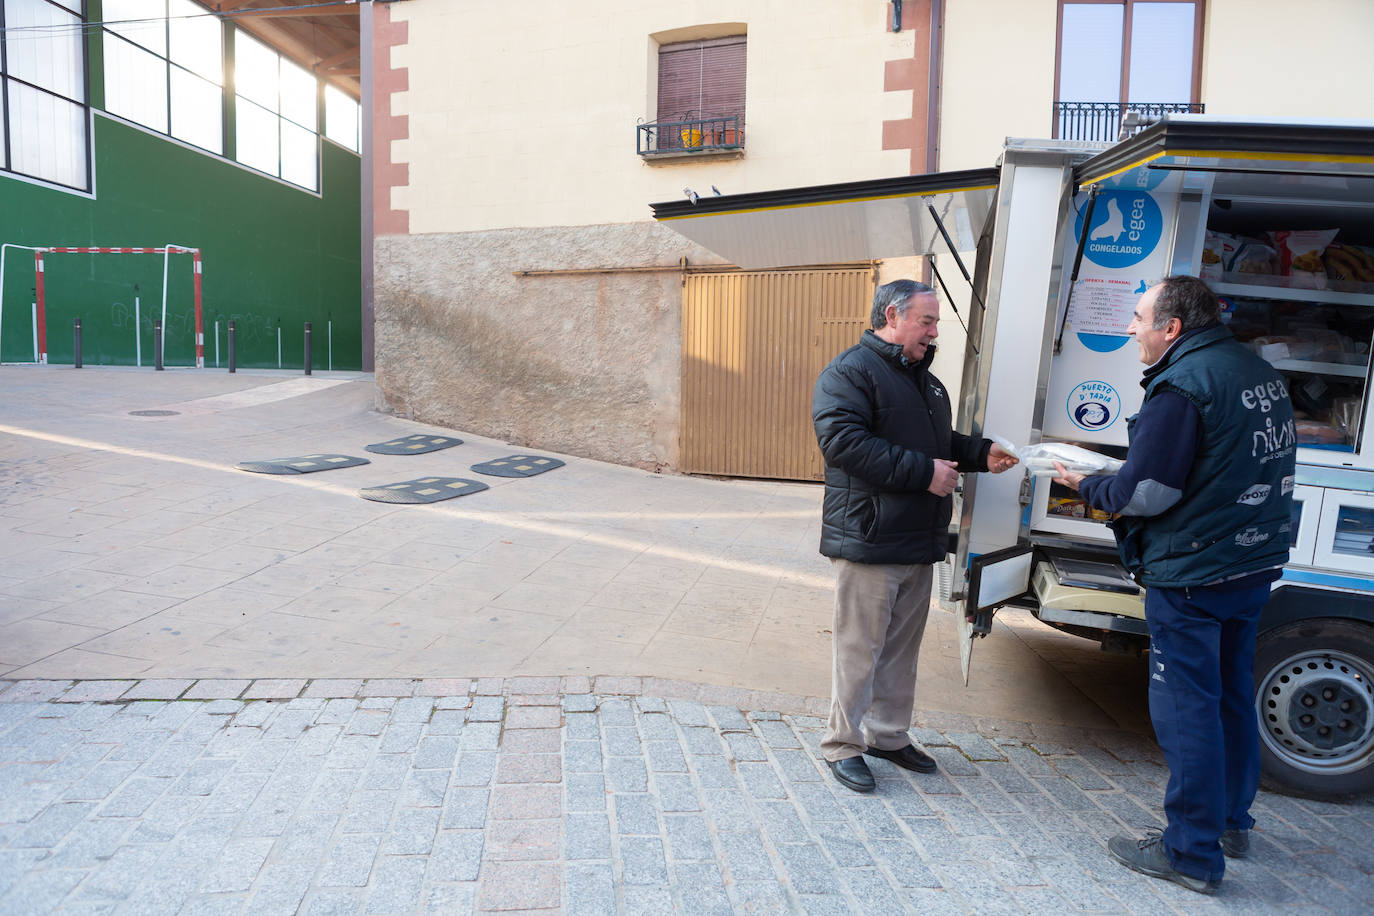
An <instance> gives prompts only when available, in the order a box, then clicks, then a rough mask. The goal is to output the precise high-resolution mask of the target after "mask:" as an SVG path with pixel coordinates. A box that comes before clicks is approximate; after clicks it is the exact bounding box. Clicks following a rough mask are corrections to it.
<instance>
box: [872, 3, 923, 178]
mask: <svg viewBox="0 0 1374 916" xmlns="http://www.w3.org/2000/svg"><path fill="white" fill-rule="evenodd" d="M891 21H892V8H891V6H889V7H888V8H887V22H888V23H891ZM889 27H890V26H889ZM902 30H903V31H907V32H913V33H914V35H913V38H914V44H915V49H914V51H913V53H912V56H911V57H906V58H902V59H899V60H889V61H886V62H885V64H884V67H883V91H884V92H901V91H907V90H910V91H911V117H909V118H899V119H898V120H895V121H884V122H883V149H885V150H889V149H892V150H897V149H904V150H910V151H911V162H910V168H911V174H913V175H921V174H924V173H925V172H927V171H928V169H927V167H926V147H927V146H928V144H929V138H928V137H927V136H926V125H927V116H928V114H929V106H930V97H929V95H928V92H929V88H930V87H929V86H928V85H927V82H928V79H929V77H928V74H929V73H930V0H906V2H905V3H903V4H902Z"/></svg>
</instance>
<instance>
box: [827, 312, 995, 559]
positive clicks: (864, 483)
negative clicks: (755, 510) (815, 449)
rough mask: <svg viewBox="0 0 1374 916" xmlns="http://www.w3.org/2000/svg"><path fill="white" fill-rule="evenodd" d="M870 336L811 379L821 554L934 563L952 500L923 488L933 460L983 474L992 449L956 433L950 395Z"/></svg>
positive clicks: (941, 552)
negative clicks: (820, 469) (820, 468)
mask: <svg viewBox="0 0 1374 916" xmlns="http://www.w3.org/2000/svg"><path fill="white" fill-rule="evenodd" d="M934 358H935V347H933V346H932V347H930V348H929V349H928V350H927V351H926V355H925V358H924V359H922V360H921V362H920V363H918V364H908V363H907V362H906V361H905V360H904V359H903V358H902V348H901V347H900V346H898V345H896V344H891V343H888V342H887V341H885V340H883V339H882V338H881V337H879V336H878V335H877V334H874V333H873V332H872V331H864V334H863V338H862V339H860V341H859V343H858V344H856V345H855V346H852V347H850V348H849V349H848V350H845V351H844V352H843V353H841V354H840V355H839V356H837V357H835V358H834V359H833V360H831V362H830V365H828V366H826V367H825V369H824V370H823V371H822V372H821V374H820V377H819V378H817V379H816V390H815V394H814V395H813V397H812V402H811V419H812V422H813V423H814V424H815V427H816V441H817V442H818V443H819V444H820V447H821V454H822V455H823V456H824V457H825V508H824V511H823V513H822V517H821V553H822V554H824V555H825V556H827V557H841V558H843V559H846V560H852V561H854V562H857V563H902V564H905V563H935V562H938V561H939V560H942V559H943V558H944V556H945V553H946V552H947V550H948V541H949V538H948V533H947V532H948V528H949V520H950V514H951V512H952V511H953V506H954V500H953V499H952V498H951V497H948V496H944V497H940V496H936V495H935V494H933V493H931V492H930V491H929V490H927V489H926V487H928V486H930V480H931V477H932V475H933V473H934V462H933V459H935V458H944V459H946V460H949V461H955V462H957V463H958V465H959V469H960V470H961V471H982V470H987V454H988V449H989V448H991V446H992V443H991V442H990V441H988V440H986V439H973V438H970V437H968V436H964V435H961V434H959V433H956V432H954V431H953V429H952V427H951V410H950V403H949V395H948V394H947V393H946V392H945V388H944V386H943V385H941V384H940V380H939V379H937V378H936V377H935V376H934V375H932V374H931V373H930V363H931V360H933V359H934Z"/></svg>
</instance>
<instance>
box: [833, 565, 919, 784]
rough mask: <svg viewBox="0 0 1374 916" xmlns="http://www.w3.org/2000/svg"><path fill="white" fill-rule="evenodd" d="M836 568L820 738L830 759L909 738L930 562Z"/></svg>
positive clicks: (896, 747)
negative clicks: (826, 708)
mask: <svg viewBox="0 0 1374 916" xmlns="http://www.w3.org/2000/svg"><path fill="white" fill-rule="evenodd" d="M831 563H833V564H834V567H835V623H834V628H833V631H832V632H833V634H834V635H833V636H832V638H831V639H832V645H833V647H834V649H833V657H832V669H831V671H832V675H831V691H830V721H829V723H827V726H826V730H825V737H824V738H823V739H822V740H821V756H822V757H824V758H825V759H826V760H829V761H836V760H844V759H845V758H846V757H856V756H858V755H859V754H862V753H863V752H864V748H865V747H876V748H881V749H882V750H887V751H895V750H899V749H901V748H904V747H906V746H907V745H908V744H910V743H911V739H910V737H908V735H907V729H908V728H909V727H910V726H911V713H912V707H913V705H914V703H915V700H916V661H917V656H918V655H919V654H920V652H921V637H922V636H923V635H924V634H925V629H926V616H927V615H928V614H929V612H930V583H931V578H932V572H933V569H934V568H933V567H931V566H929V565H924V564H915V565H911V566H899V565H887V564H878V563H853V562H850V561H849V560H840V559H832V560H831Z"/></svg>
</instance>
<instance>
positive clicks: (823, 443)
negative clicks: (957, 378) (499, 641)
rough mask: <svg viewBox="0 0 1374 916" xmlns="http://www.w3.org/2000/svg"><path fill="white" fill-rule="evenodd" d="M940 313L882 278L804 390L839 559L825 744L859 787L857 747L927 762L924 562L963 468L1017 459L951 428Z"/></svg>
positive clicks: (827, 532)
mask: <svg viewBox="0 0 1374 916" xmlns="http://www.w3.org/2000/svg"><path fill="white" fill-rule="evenodd" d="M939 320H940V304H939V301H938V300H937V299H936V298H935V293H934V291H933V290H932V289H931V288H930V287H929V286H926V285H925V284H923V283H916V282H913V281H911V280H897V281H895V282H893V283H888V284H887V285H885V286H880V287H879V288H878V290H877V293H876V295H874V297H873V313H872V316H871V323H872V325H873V330H871V331H864V334H863V338H862V339H861V340H860V341H859V343H858V344H857V345H855V346H853V347H850V348H849V349H848V350H846V351H844V352H843V353H841V354H840V355H839V356H837V357H835V359H834V360H832V361H831V363H830V365H828V366H826V367H825V369H824V371H822V372H821V374H820V377H819V378H818V379H816V390H815V394H814V397H813V399H812V410H811V418H812V420H813V422H814V423H815V427H816V439H817V441H818V442H819V444H820V447H821V454H822V455H823V456H824V457H825V507H824V510H823V515H822V519H821V553H822V554H824V555H825V556H827V557H830V558H831V561H832V562H833V564H834V566H835V622H834V628H833V631H832V632H833V634H834V635H833V640H834V653H833V668H832V681H831V701H830V721H829V724H828V725H827V728H826V732H825V737H824V739H823V740H822V741H821V755H822V756H823V757H824V758H825V760H826V763H827V764H828V765H829V766H830V770H831V772H833V773H834V775H835V778H836V779H837V780H839V781H840V783H841V784H843V785H845V786H847V787H848V788H850V789H853V790H854V791H856V792H871V791H873V789H874V788H875V786H876V783H875V782H874V780H873V774H872V773H871V772H870V771H869V769H868V765H867V764H866V763H865V762H864V759H863V756H862V755H864V754H868V755H869V756H873V757H881V758H883V759H886V760H890V761H892V762H893V763H895V764H897V765H898V766H900V767H905V768H906V769H908V770H917V771H920V772H930V771H932V770H934V769H935V761H934V760H932V759H931V758H930V756H929V755H927V754H925V753H924V752H922V751H920V750H918V749H917V748H916V747H914V746H913V745H912V744H911V739H910V737H909V736H908V734H907V728H908V727H909V726H910V725H911V713H912V707H913V704H914V702H915V697H916V659H917V655H918V653H919V652H920V649H921V636H922V635H923V633H924V632H925V625H926V614H927V612H928V611H929V610H930V583H931V573H932V566H931V564H933V563H936V562H937V561H939V560H942V559H943V558H944V556H945V553H946V552H947V550H948V544H949V536H948V530H949V521H950V514H951V512H952V510H953V499H951V497H950V494H951V493H952V492H954V487H955V486H956V484H957V483H958V480H959V472H960V471H986V470H993V471H996V472H1000V471H1005V470H1006V469H1007V468H1009V467H1011V466H1012V465H1014V464H1016V459H1015V458H1013V457H1011V456H1010V455H1008V454H1007V453H1006V452H1004V451H1003V450H1002V449H1001V448H999V447H998V446H996V445H994V444H993V443H992V442H991V441H989V440H987V439H975V438H971V437H969V436H964V435H961V434H960V433H956V432H954V430H953V428H952V426H951V406H950V403H949V395H948V394H946V393H945V389H944V386H943V385H941V384H940V381H939V379H937V378H936V377H935V376H934V375H932V374H931V372H930V363H931V361H932V360H933V359H934V358H935V346H934V340H935V338H936V336H937V335H938V333H939V331H938V329H937V325H938V323H939Z"/></svg>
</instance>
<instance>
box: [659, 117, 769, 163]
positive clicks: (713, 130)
mask: <svg viewBox="0 0 1374 916" xmlns="http://www.w3.org/2000/svg"><path fill="white" fill-rule="evenodd" d="M743 148H744V129H743V128H742V127H741V126H740V119H739V118H738V117H736V116H733V115H731V116H727V117H719V118H690V119H687V120H683V121H655V122H653V123H652V124H640V125H638V126H637V128H636V130H635V152H636V153H638V154H639V155H641V156H655V155H662V154H667V153H671V154H674V155H683V154H691V153H708V152H712V151H716V152H720V151H728V150H741V149H743Z"/></svg>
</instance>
